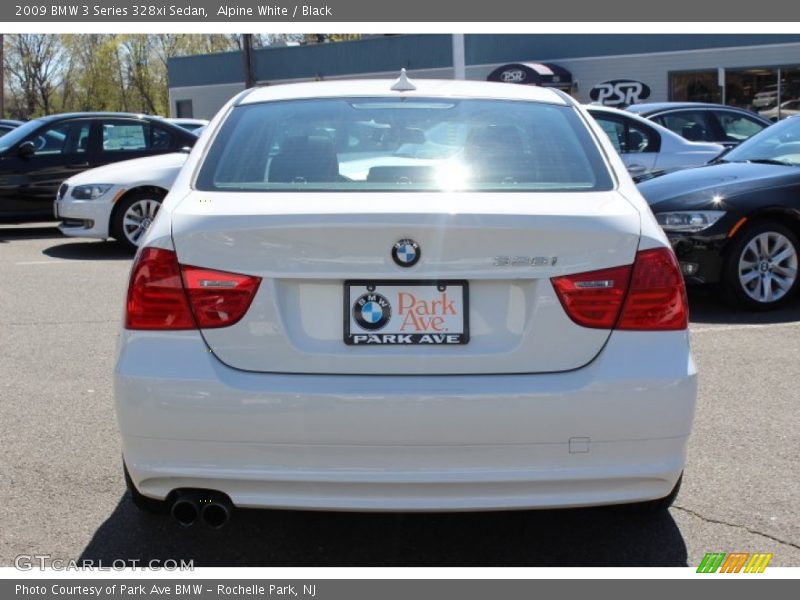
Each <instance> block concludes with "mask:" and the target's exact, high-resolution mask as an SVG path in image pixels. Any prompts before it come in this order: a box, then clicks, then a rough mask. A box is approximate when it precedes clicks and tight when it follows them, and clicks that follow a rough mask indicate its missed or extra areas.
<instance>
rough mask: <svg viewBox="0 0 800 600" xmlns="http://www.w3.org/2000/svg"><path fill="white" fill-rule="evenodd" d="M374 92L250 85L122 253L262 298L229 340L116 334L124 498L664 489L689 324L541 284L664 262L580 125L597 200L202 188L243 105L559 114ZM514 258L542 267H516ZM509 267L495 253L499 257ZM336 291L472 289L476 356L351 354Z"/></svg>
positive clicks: (616, 176)
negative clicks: (581, 313)
mask: <svg viewBox="0 0 800 600" xmlns="http://www.w3.org/2000/svg"><path fill="white" fill-rule="evenodd" d="M391 85H392V82H390V81H384V80H367V81H355V82H347V81H342V82H324V83H308V84H295V85H285V86H270V87H265V88H258V89H255V90H250V91H246V92H244V93H242V94H240V95H239V96H237V97H236V98H234V99H232V100H231V101H230V102H229V103H228V104H227V105H226V106H225V107H224V108H223V109H222V110H221V111H220V112H219V114H218V115H217V116H216V117H215V118H214V119H213V120H212V122H211V124H210V125H209V127H208V128H207V130H206V132H205V133H204V134H203V135H202V136H201V138H200V140H199V141H198V143H197V145H196V146H195V147H194V149H193V150H192V152H191V154H190V155H189V158H188V161H187V163H186V165H185V167H184V168H183V169H182V170H181V172H180V174H179V176H178V179H177V181H176V182H175V183H174V185H173V186H172V189H171V191H170V193H169V195H168V196H167V198H166V199H165V201H164V204H163V206H162V208H161V211H160V212H159V216H158V218H157V219H156V221H155V222H154V223H153V225H152V226H151V227H150V229H149V231H148V232H147V234H146V238H145V239H144V241H143V248H140V250H139V255H138V258H141V257H142V256H143V254H144V253H145V252H151V251H152V252H156V251H159V252H160V251H161V250H163V251H166V252H167V253H173V252H174V253H176V255H177V259H178V260H179V261H180V263H181V264H182V265H195V266H200V267H203V268H207V269H214V270H218V271H220V273H222V272H234V273H242V274H245V275H246V276H248V277H250V276H252V277H259V278H261V283H260V287H259V288H258V291H257V292H256V294H255V296H254V297H253V299H252V304H250V306H249V309H248V310H247V312H246V314H245V315H244V317H243V318H242V319H241V320H240V321H239V322H237V323H236V324H234V325H231V326H228V327H223V328H218V329H210V328H209V329H202V330H198V329H189V330H184V331H159V330H147V329H130V328H123V330H122V333H121V338H120V342H119V356H118V361H117V364H116V369H115V374H114V395H115V404H116V410H117V415H118V420H119V425H120V430H121V435H122V442H123V451H124V459H125V463H126V466H127V470H128V472H129V473H130V479H131V481H132V483H133V484H134V485H135V487H136V490H138V492H139V493H141V494H142V495H143V496H145V497H147V498H151V499H157V500H164V499H167V498H170V497H173V495H174V493H175V492H176V490H183V489H189V488H193V489H203V490H214V491H218V492H222V493H223V494H225V495H227V496H228V497H229V498H230V499H231V501H232V502H233V504H234V505H235V506H238V507H259V508H267V507H291V508H307V509H325V510H404V511H405V510H411V511H414V510H426V511H428V510H437V511H438V510H476V509H510V508H514V509H521V508H545V507H568V506H587V505H602V504H615V503H629V502H637V501H647V500H652V499H658V498H663V497H665V496H667V495H668V494H670V491H671V490H673V488H674V487H675V485H676V482H677V481H678V480H679V477H680V475H681V473H682V470H683V468H684V464H685V461H686V444H687V438H688V435H689V433H690V429H691V424H692V420H693V414H694V407H695V397H696V373H695V366H694V362H693V360H692V356H691V351H690V348H689V339H688V332H687V330H686V328H685V324H684V325H683V327H682V328H681V329H679V330H673V331H621V330H616V329H614V330H611V329H593V328H588V327H583V326H580V325H578V324H577V323H576V322H574V321H573V320H572V319H571V318H570V317H569V316H568V315H567V314H566V313H565V310H564V308H563V307H562V304H561V303H560V301H559V297H558V296H557V294H556V291H555V289H554V287H553V283H552V281H551V278H554V277H561V276H567V275H570V274H574V273H579V272H580V273H583V272H586V271H594V270H597V269H605V268H609V267H615V266H618V265H627V264H630V263H631V262H633V261H634V260H638V258H637V257H638V256H639V254H637V252H638V253H640V254H641V253H642V252H646V251H649V250H653V251H657V252H661V253H665V252H670V251H669V250H668V249H669V244H668V242H667V240H666V237H665V236H664V233H663V231H662V230H661V228H660V227H659V226H658V224H657V223H656V221H655V219H654V217H653V215H652V213H651V212H650V209H649V208H648V205H647V203H646V202H645V201H644V199H643V198H642V197H641V196H640V195H639V193H638V191H637V189H636V187H635V186H634V184H633V182H632V180H631V179H630V177H629V175H628V174H627V172H626V170H625V166H624V165H623V163H622V161H621V160H620V158H619V157H618V156H617V154H616V153H615V152H614V149H613V147H612V146H611V144H610V142H609V140H608V138H606V136H605V134H604V133H603V131H602V130H601V129H600V128H599V127H598V126H597V124H596V123H594V121H593V120H592V119H591V118H590V117H589V115H588V114H587V113H586V112H585V110H584V109H583V108H581V107H578V106H575V107H574V110H575V111H577V113H578V115H579V117H580V120H581V122H582V123H583V124H584V125H585V127H586V128H588V131H589V132H590V138H591V139H592V140H593V142H592V143H594V144H597V148H598V149H599V152H600V153H601V155H602V157H603V161H604V164H605V168H607V169H609V172H610V173H611V174H612V179H613V182H614V183H613V189H611V190H609V191H602V192H581V193H564V192H559V193H556V192H553V193H549V192H541V193H535V194H528V193H483V192H480V193H479V192H473V193H457V192H454V193H445V192H427V193H421V192H420V193H417V192H390V193H380V192H369V193H367V192H364V193H359V194H342V193H310V192H302V193H298V192H288V193H280V192H248V193H242V192H225V191H211V192H209V191H200V190H198V189H196V187H197V184H196V177H197V174H198V172H199V170H200V168H201V166H202V164H203V162H204V160H206V157H207V155H208V152H209V149H210V148H211V147H212V146H213V144H214V142H215V137H216V136H217V135H218V133H219V131H220V128H221V127H222V125H223V123H224V121H225V120H226V118H228V116H229V113H230V112H231V111H234V110H237V108H235V107H238V106H240V105H241V106H244V105H251V104H256V103H261V102H275V101H280V100H294V99H302V98H309V99H317V98H326V97H327V98H352V97H385V98H397V97H398V94H400V93H402V94H403V96H404V97H406V98H414V97H421V98H435V99H440V98H445V99H448V98H449V99H473V98H485V99H507V100H511V101H530V102H538V103H548V104H552V105H562V106H568V103H569V101H568V100H567V99H565V98H564V97H562V96H561V95H559V94H557V93H556V92H554V91H552V90H548V89H544V88H532V87H529V86H513V85H506V84H493V83H483V82H465V81H433V80H420V81H418V82H416V86H417V88H416V89H415V90H408V91H402V92H398V91H391V90H390V86H391ZM398 200H402V202H398ZM404 237H411V238H413V239H414V240H416V241H417V242H418V243H419V246H420V248H421V249H422V255H421V259H420V260H419V263H418V264H416V265H414V267H413V268H410V269H404V268H400V267H399V266H398V265H397V264H395V262H394V261H393V260H392V258H391V256H390V250H391V248H392V245H393V244H394V243H395V242H396V241H397V240H398V239H401V238H404ZM145 247H146V248H145ZM151 249H157V250H155V251H153V250H151ZM528 255H536V256H537V257H557V260H552V258H548V261H547V264H542V263H541V262H539V263H537V262H536V261H533V260H532V259H531V260H530V261H529V262H528V263H525V264H523V262H515V260H516V259H517V258H520V257H521V256H525V257H527V256H528ZM504 256H505V257H506V258H507V257H511V259H509V260H508V262H507V263H505V264H504V261H503V260H502V259H503V257H504ZM498 259H500V260H499V261H498ZM137 273H138V271H136V267H134V278H136V277H138V275H137ZM221 276H224V273H222V275H221ZM348 279H372V280H384V279H392V280H401V283H404V282H405V281H411V280H440V279H458V280H461V279H464V280H468V282H469V302H470V305H469V322H470V329H471V333H470V335H471V337H470V341H469V343H467V344H466V345H460V346H453V347H449V346H448V347H442V346H430V347H425V346H413V347H402V346H399V347H398V346H394V347H388V346H387V347H383V348H377V347H374V346H357V345H356V346H352V345H350V346H348V345H345V344H344V343H343V342H342V333H343V325H342V310H343V297H342V291H343V282H344V281H345V280H348ZM179 280H180V278H178V281H179ZM173 281H175V280H173ZM133 282H134V279H133V278H132V286H134V287H135V284H134V283H133ZM165 285H166V284H165ZM178 285H180V283H178ZM201 285H205V284H201ZM209 285H211V286H212V287H213V286H214V285H216V283H215V282H213V281H212V282H211V283H210V284H209ZM219 285H221V286H223V287H224V285H225V284H224V282H223V283H221V284H219ZM680 285H681V286H682V283H681V284H680ZM681 289H682V288H681ZM129 306H130V303H129ZM344 309H345V314H348V311H349V310H350V309H349V301H348V304H346V305H345V306H344Z"/></svg>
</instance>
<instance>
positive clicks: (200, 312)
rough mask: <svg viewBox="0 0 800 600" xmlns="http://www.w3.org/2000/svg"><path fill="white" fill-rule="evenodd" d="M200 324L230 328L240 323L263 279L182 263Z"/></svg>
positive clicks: (203, 327) (186, 284)
mask: <svg viewBox="0 0 800 600" xmlns="http://www.w3.org/2000/svg"><path fill="white" fill-rule="evenodd" d="M181 272H182V273H183V284H184V286H185V287H186V293H187V294H188V295H189V304H190V305H191V307H192V312H193V313H194V317H195V319H197V325H198V326H199V327H200V328H201V329H209V328H212V327H227V326H228V325H233V324H234V323H236V322H238V321H239V320H240V319H241V318H242V317H243V316H244V315H245V313H246V312H247V309H248V308H250V303H251V302H252V301H253V296H255V295H256V290H258V285H259V283H261V278H259V277H251V276H249V275H238V274H236V273H227V272H225V271H212V270H211V269H203V268H201V267H190V266H183V265H182V266H181Z"/></svg>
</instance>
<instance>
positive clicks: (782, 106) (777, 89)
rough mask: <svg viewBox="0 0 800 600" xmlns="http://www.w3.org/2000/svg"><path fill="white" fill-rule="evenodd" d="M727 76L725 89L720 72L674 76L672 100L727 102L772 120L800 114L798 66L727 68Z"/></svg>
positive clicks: (712, 71) (686, 73)
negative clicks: (720, 81) (721, 86)
mask: <svg viewBox="0 0 800 600" xmlns="http://www.w3.org/2000/svg"><path fill="white" fill-rule="evenodd" d="M724 76H725V87H724V89H722V88H720V86H719V74H718V72H717V70H716V69H714V70H707V71H692V72H675V73H670V76H669V77H670V100H672V101H677V102H712V103H724V104H727V105H729V106H737V107H739V108H744V109H747V110H750V111H753V112H755V113H758V114H759V115H761V116H762V117H764V118H765V119H769V120H770V121H779V120H781V119H785V118H786V117H790V116H793V115H796V114H798V110H800V108H798V106H799V105H800V66H798V65H788V66H764V67H746V68H726V69H725V73H724ZM738 125H739V126H745V124H744V123H739V124H738ZM740 133H741V132H740V131H739V132H734V135H735V136H736V135H739V134H740Z"/></svg>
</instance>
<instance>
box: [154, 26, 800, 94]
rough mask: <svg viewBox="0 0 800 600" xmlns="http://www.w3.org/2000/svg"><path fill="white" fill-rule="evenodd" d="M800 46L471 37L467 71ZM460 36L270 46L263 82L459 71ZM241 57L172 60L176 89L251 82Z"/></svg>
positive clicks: (773, 39) (747, 39) (723, 39)
mask: <svg viewBox="0 0 800 600" xmlns="http://www.w3.org/2000/svg"><path fill="white" fill-rule="evenodd" d="M798 42H800V35H798V34H660V35H651V34H642V33H628V34H624V35H621V34H592V35H585V34H548V33H535V32H532V33H530V34H480V35H477V34H475V35H467V36H466V37H465V57H466V63H467V65H490V64H499V63H510V62H516V61H540V62H548V61H550V62H552V61H556V62H557V61H559V60H566V59H570V58H588V57H602V56H620V55H634V54H652V53H658V52H676V51H690V50H708V49H714V48H732V47H747V46H759V45H776V44H788V43H798ZM452 61H453V54H452V36H450V35H448V34H413V35H395V36H381V37H374V38H369V39H362V40H355V41H347V42H336V43H327V44H311V45H306V46H270V47H267V48H259V49H257V50H255V51H254V53H253V63H254V65H253V66H254V70H255V76H256V79H257V80H258V81H261V82H276V81H285V80H290V79H313V78H324V77H337V76H343V75H351V76H358V75H359V74H363V75H369V74H373V73H386V72H390V71H396V70H399V69H400V68H401V67H405V68H407V69H409V70H420V69H437V68H449V67H451V66H452ZM243 74H244V71H243V61H242V54H241V52H222V53H218V54H201V55H194V56H182V57H175V58H170V59H169V86H170V87H171V88H176V87H189V86H201V85H215V84H225V83H242V82H243Z"/></svg>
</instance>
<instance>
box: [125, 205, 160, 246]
mask: <svg viewBox="0 0 800 600" xmlns="http://www.w3.org/2000/svg"><path fill="white" fill-rule="evenodd" d="M160 206H161V203H160V202H159V201H158V200H137V201H136V202H134V203H133V204H131V205H130V206H129V207H128V210H126V211H125V214H124V215H122V231H123V233H125V237H126V238H128V241H129V242H130V243H131V244H133V245H134V246H138V245H139V241H140V240H141V239H142V236H143V235H144V234H145V233H146V232H147V230H148V229H149V228H150V225H151V224H152V223H153V219H155V218H156V213H157V212H158V209H159V207H160Z"/></svg>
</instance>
